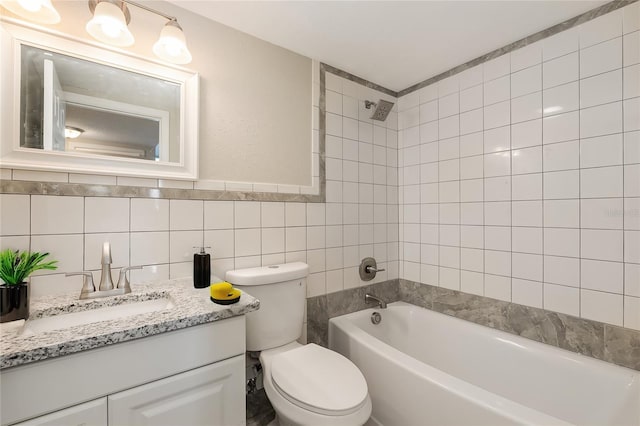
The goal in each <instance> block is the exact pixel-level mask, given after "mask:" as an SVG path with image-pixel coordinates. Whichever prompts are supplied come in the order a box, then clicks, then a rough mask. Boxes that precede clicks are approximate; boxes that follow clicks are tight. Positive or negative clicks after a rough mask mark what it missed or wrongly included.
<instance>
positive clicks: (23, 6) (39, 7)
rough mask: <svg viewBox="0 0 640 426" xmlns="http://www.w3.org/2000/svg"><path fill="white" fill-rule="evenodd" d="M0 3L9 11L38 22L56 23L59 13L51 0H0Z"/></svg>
mask: <svg viewBox="0 0 640 426" xmlns="http://www.w3.org/2000/svg"><path fill="white" fill-rule="evenodd" d="M0 5H2V7H4V8H5V9H7V10H8V11H9V12H12V13H15V14H16V15H18V16H20V17H22V18H25V19H28V20H29V21H32V22H38V23H40V24H57V23H58V22H60V14H59V13H58V11H57V10H56V8H55V7H53V5H52V4H51V0H2V1H0Z"/></svg>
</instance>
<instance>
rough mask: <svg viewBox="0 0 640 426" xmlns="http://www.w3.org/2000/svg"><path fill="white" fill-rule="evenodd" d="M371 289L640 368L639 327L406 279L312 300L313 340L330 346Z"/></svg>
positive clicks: (309, 328)
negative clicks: (333, 326) (331, 328)
mask: <svg viewBox="0 0 640 426" xmlns="http://www.w3.org/2000/svg"><path fill="white" fill-rule="evenodd" d="M366 292H372V293H373V294H376V295H378V296H380V297H382V298H383V299H385V300H386V301H387V302H395V301H398V300H401V301H404V302H407V303H411V304H413V305H416V306H419V307H422V308H426V309H429V310H433V311H436V312H439V313H442V314H445V315H450V316H453V317H456V318H460V319H463V320H465V321H470V322H473V323H476V324H479V325H483V326H485V327H490V328H494V329H497V330H501V331H505V332H507V333H511V334H515V335H518V336H521V337H525V338H527V339H531V340H534V341H537V342H540V343H544V344H548V345H551V346H555V347H558V348H561V349H565V350H569V351H571V352H575V353H578V354H581V355H585V356H588V357H591V358H596V359H599V360H601V361H605V362H609V363H612V364H617V365H619V366H622V367H626V368H630V369H633V370H638V371H640V331H638V330H632V329H629V328H623V327H618V326H614V325H610V324H605V323H601V322H598V321H593V320H589V319H585V318H578V317H574V316H571V315H566V314H562V313H558V312H552V311H547V310H544V309H540V308H534V307H530V306H524V305H518V304H516V303H512V302H505V301H501V300H496V299H491V298H489V297H485V296H478V295H474V294H469V293H463V292H461V291H457V290H449V289H446V288H442V287H437V286H432V285H429V284H422V283H418V282H415V281H410V280H405V279H402V278H400V279H395V280H389V281H385V282H382V283H378V284H372V285H368V286H364V287H357V288H354V289H348V290H343V291H339V292H336V293H329V294H326V295H321V296H316V297H311V298H308V299H307V339H308V341H309V342H315V343H318V344H322V345H325V346H326V345H327V331H328V321H329V319H330V318H333V317H336V316H340V315H344V314H347V313H351V312H356V311H359V310H363V309H367V308H369V307H370V306H366V305H365V304H364V293H366Z"/></svg>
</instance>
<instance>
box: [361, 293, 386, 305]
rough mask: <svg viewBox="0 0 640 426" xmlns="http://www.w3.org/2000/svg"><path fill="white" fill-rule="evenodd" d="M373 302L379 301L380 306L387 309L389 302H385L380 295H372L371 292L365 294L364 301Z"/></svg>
mask: <svg viewBox="0 0 640 426" xmlns="http://www.w3.org/2000/svg"><path fill="white" fill-rule="evenodd" d="M371 302H375V303H377V304H378V307H379V308H380V309H387V302H385V301H384V300H382V299H380V298H379V297H376V296H372V295H371V294H369V293H367V294H365V295H364V303H371Z"/></svg>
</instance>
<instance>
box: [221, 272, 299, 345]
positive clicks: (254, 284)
mask: <svg viewBox="0 0 640 426" xmlns="http://www.w3.org/2000/svg"><path fill="white" fill-rule="evenodd" d="M308 273H309V266H308V265H307V264H306V263H302V262H293V263H284V264H282V265H271V266H263V267H259V268H248V269H237V270H235V271H228V272H227V274H226V275H225V279H226V280H227V281H228V282H230V283H231V284H233V286H234V287H237V288H239V289H240V290H242V291H244V292H246V293H249V294H250V295H251V296H253V297H255V298H257V299H258V300H260V309H258V310H257V311H254V312H250V313H248V314H247V315H246V319H247V351H262V350H265V349H271V348H275V347H278V346H282V345H286V344H287V343H291V342H293V341H295V340H297V339H298V337H300V334H301V333H302V324H303V322H304V307H305V306H304V305H305V303H306V296H307V289H306V288H307V275H308Z"/></svg>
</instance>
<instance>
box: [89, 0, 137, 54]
mask: <svg viewBox="0 0 640 426" xmlns="http://www.w3.org/2000/svg"><path fill="white" fill-rule="evenodd" d="M86 29H87V32H88V33H89V34H91V36H92V37H93V38H95V39H96V40H98V41H101V42H103V43H107V44H111V45H113V46H121V47H124V46H131V45H132V44H133V42H134V38H133V34H131V32H130V31H129V28H128V27H127V22H126V20H125V17H124V13H123V12H122V9H120V8H119V7H118V6H116V5H115V4H113V3H111V2H109V1H101V2H99V3H98V4H97V5H96V9H95V10H94V12H93V18H92V19H91V20H90V21H89V22H87V26H86Z"/></svg>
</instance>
